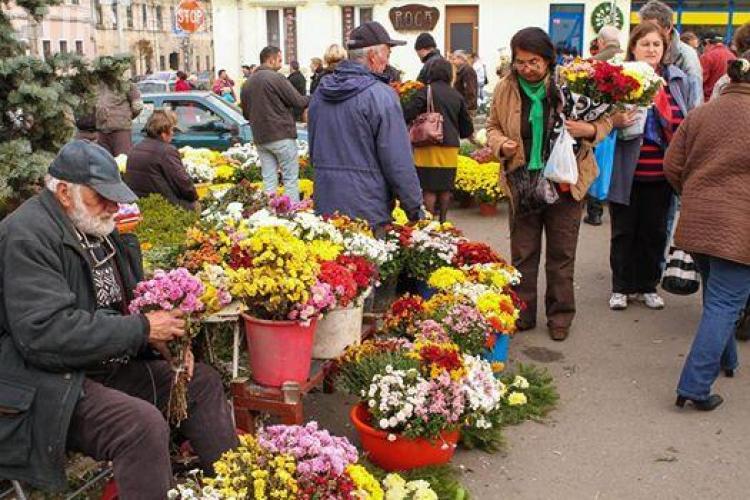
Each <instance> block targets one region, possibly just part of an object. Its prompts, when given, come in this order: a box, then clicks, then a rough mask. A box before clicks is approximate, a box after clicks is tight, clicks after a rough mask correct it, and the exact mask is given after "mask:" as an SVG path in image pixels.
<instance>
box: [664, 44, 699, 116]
mask: <svg viewBox="0 0 750 500" xmlns="http://www.w3.org/2000/svg"><path fill="white" fill-rule="evenodd" d="M664 64H667V65H669V64H673V65H675V66H677V67H678V68H680V69H681V70H682V72H683V73H685V75H687V82H688V85H690V99H691V101H690V102H688V103H687V104H688V106H689V108H690V109H693V108H695V107H697V106H699V105H701V104H703V67H702V66H701V61H700V58H699V57H698V52H697V51H696V50H695V49H694V48H693V47H691V46H690V45H688V44H686V43H685V42H683V41H682V40H680V34H679V33H677V30H674V31H673V32H672V43H671V44H670V45H669V53H668V54H667V57H666V58H665V60H664Z"/></svg>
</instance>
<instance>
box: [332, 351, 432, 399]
mask: <svg viewBox="0 0 750 500" xmlns="http://www.w3.org/2000/svg"><path fill="white" fill-rule="evenodd" d="M389 365H390V366H391V367H393V369H394V370H409V369H411V368H415V369H418V368H419V360H416V359H413V358H409V357H407V356H406V353H405V352H403V351H395V352H381V353H378V354H372V355H367V356H363V357H362V358H361V359H359V360H357V361H350V362H347V363H341V364H339V367H338V371H337V372H336V388H337V389H338V390H339V391H342V392H347V393H349V394H352V395H354V396H357V397H361V396H362V392H363V391H364V392H365V393H366V392H367V390H368V389H369V388H370V383H371V382H372V379H373V378H374V377H375V375H377V374H382V373H385V367H386V366H389Z"/></svg>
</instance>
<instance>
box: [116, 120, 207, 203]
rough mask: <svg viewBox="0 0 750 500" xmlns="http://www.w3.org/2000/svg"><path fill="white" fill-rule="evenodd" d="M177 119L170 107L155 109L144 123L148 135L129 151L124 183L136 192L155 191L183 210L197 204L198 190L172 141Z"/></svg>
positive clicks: (141, 193)
mask: <svg viewBox="0 0 750 500" xmlns="http://www.w3.org/2000/svg"><path fill="white" fill-rule="evenodd" d="M175 125H176V119H175V117H174V114H173V113H172V112H171V111H164V110H156V111H154V113H153V114H152V115H151V117H150V118H149V119H148V123H146V135H147V137H146V138H145V139H143V140H142V141H141V142H139V143H138V144H136V145H135V146H134V147H133V149H131V150H130V154H129V155H128V163H127V168H126V170H125V176H124V177H125V183H126V184H127V185H128V186H130V189H132V190H133V192H134V193H135V194H137V195H138V196H148V195H150V194H153V193H156V194H160V195H162V196H163V197H164V198H166V199H167V201H169V202H171V203H173V204H175V205H178V206H180V207H182V208H184V209H186V210H193V209H195V207H196V203H195V202H196V201H197V200H198V193H197V191H196V190H195V185H194V184H193V181H192V179H190V176H189V175H188V173H187V170H186V169H185V165H183V164H182V160H181V159H180V153H179V151H177V148H175V147H174V146H173V145H172V144H171V142H172V136H173V134H174V127H175Z"/></svg>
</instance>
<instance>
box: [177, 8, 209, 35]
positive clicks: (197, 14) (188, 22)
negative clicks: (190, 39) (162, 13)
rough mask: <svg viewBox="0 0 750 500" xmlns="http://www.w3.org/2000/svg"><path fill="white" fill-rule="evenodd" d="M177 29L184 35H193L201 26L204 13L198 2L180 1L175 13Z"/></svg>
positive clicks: (204, 16)
mask: <svg viewBox="0 0 750 500" xmlns="http://www.w3.org/2000/svg"><path fill="white" fill-rule="evenodd" d="M175 18H176V19H175V21H176V23H177V27H178V28H179V29H181V30H182V31H184V32H185V33H195V32H196V31H198V30H199V29H200V27H201V26H203V22H204V21H205V20H206V13H205V11H204V10H203V6H202V5H201V4H200V2H198V0H182V1H181V2H180V5H179V6H178V7H177V12H176V13H175Z"/></svg>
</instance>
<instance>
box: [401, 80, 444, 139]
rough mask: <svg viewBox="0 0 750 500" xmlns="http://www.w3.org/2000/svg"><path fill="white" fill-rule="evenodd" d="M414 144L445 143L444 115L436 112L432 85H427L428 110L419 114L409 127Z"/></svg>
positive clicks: (410, 137)
mask: <svg viewBox="0 0 750 500" xmlns="http://www.w3.org/2000/svg"><path fill="white" fill-rule="evenodd" d="M409 139H410V140H411V144H412V146H417V147H418V146H434V145H436V144H442V143H443V115H441V114H440V113H436V112H435V103H434V102H433V100H432V86H431V85H427V112H426V113H422V114H421V115H419V116H417V117H416V118H415V119H414V121H413V122H412V123H411V126H410V127H409Z"/></svg>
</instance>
